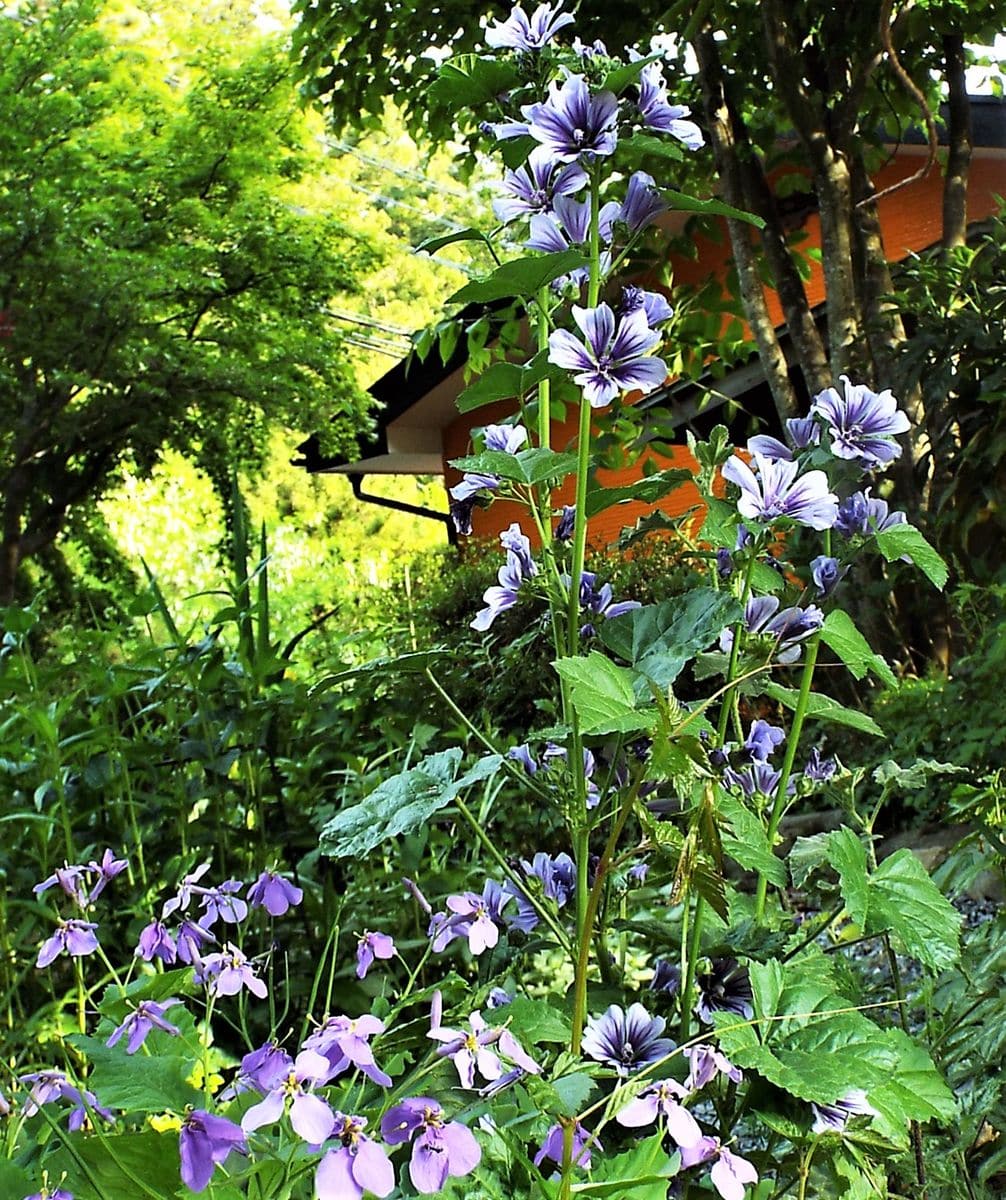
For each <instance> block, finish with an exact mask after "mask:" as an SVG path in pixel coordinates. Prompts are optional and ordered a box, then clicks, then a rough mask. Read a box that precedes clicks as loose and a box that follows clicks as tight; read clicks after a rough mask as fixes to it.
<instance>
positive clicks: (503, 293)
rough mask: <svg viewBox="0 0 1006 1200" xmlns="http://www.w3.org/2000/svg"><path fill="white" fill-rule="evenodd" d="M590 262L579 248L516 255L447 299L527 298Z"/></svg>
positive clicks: (466, 301) (480, 301) (467, 301)
mask: <svg viewBox="0 0 1006 1200" xmlns="http://www.w3.org/2000/svg"><path fill="white" fill-rule="evenodd" d="M588 264H589V259H587V258H586V257H585V256H584V255H583V254H581V253H580V251H579V250H559V251H557V252H556V253H555V254H540V255H537V256H536V257H534V258H516V259H514V261H513V262H508V263H504V264H503V265H502V266H501V267H497V268H496V270H495V271H493V272H492V274H491V275H487V276H486V278H485V279H473V280H472V282H471V283H466V284H465V286H464V287H463V288H461V289H460V290H459V291H457V292H455V293H454V295H453V296H451V297H450V298H449V299H448V304H489V303H491V302H492V301H493V300H509V299H510V298H511V297H513V296H525V297H530V296H533V295H534V294H535V292H537V291H538V289H539V288H541V287H544V286H545V284H546V283H551V282H552V280H553V279H558V278H559V276H560V275H568V274H569V273H570V271H576V270H578V269H579V268H580V267H585V266H587V265H588Z"/></svg>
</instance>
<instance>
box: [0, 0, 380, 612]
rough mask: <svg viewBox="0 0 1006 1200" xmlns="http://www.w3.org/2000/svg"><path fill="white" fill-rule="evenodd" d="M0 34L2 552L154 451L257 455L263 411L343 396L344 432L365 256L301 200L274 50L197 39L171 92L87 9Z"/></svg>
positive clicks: (225, 463) (308, 166) (281, 65)
mask: <svg viewBox="0 0 1006 1200" xmlns="http://www.w3.org/2000/svg"><path fill="white" fill-rule="evenodd" d="M0 41H2V45H0V61H2V63H3V72H4V79H3V80H0V94H2V96H3V98H4V103H5V104H6V106H7V107H6V111H5V112H4V114H3V120H2V122H0V125H2V129H3V133H2V135H0V137H2V138H3V145H2V146H0V149H2V155H0V157H2V161H3V162H4V163H5V164H6V166H5V168H4V170H5V176H4V180H3V186H2V187H0V196H2V202H0V231H3V235H4V240H5V241H7V243H8V244H9V245H10V247H11V253H10V254H8V255H7V256H6V257H5V259H4V263H3V265H2V267H0V291H2V293H3V294H4V296H5V297H6V304H7V308H8V311H9V314H10V321H11V325H12V331H11V335H10V338H9V339H8V341H7V343H6V345H5V349H4V354H3V356H2V359H0V412H2V415H3V420H2V422H0V425H2V427H3V430H4V433H3V434H0V488H2V499H3V505H4V513H5V520H6V522H7V524H6V529H7V534H6V539H7V540H6V542H5V546H6V550H5V561H8V560H10V561H14V563H15V565H16V556H17V555H18V554H19V555H20V556H21V557H22V558H28V557H30V556H31V555H32V554H36V553H38V552H39V551H40V550H42V549H44V548H46V547H47V546H48V545H50V544H51V543H52V541H53V540H54V538H55V537H56V535H57V534H58V533H59V531H60V529H61V527H62V525H63V522H64V520H65V518H66V514H67V512H68V511H70V510H71V509H72V508H73V507H74V506H76V505H79V504H81V503H82V502H85V501H87V500H89V499H90V498H92V497H94V496H95V495H96V494H98V493H99V492H100V491H101V490H102V489H103V488H104V487H105V486H106V484H107V483H108V481H109V480H110V479H111V478H113V477H114V474H115V472H116V469H117V467H118V466H119V465H120V464H121V463H123V462H125V461H131V462H133V463H135V464H136V466H137V467H138V468H139V469H140V470H141V471H145V470H148V469H149V468H150V467H151V466H152V465H153V463H154V462H155V461H156V459H157V457H158V455H159V454H160V453H161V452H162V451H163V449H164V448H165V447H176V448H180V449H183V450H185V451H187V452H189V453H191V454H193V455H195V456H196V457H197V458H198V460H199V461H200V462H201V464H202V465H204V466H205V467H206V468H207V469H208V470H209V471H210V472H211V474H212V475H214V476H215V477H216V478H217V479H219V478H220V477H221V474H222V473H224V474H226V473H227V472H229V471H231V470H234V469H240V468H242V467H246V468H257V467H258V466H260V465H261V462H262V459H263V455H264V453H265V450H266V447H267V445H268V434H269V430H270V428H271V427H272V425H274V424H275V423H285V424H287V425H297V426H298V427H300V428H303V427H304V426H315V425H316V426H317V427H319V428H321V427H323V426H325V427H326V428H327V427H328V418H329V416H330V414H331V412H332V407H333V401H335V407H336V409H337V411H338V413H339V419H338V421H337V422H336V424H335V425H334V426H331V427H330V428H329V433H328V438H329V442H330V445H331V446H333V447H334V446H339V445H348V444H349V442H350V440H352V439H353V437H354V436H355V434H356V433H357V432H358V431H359V430H360V429H361V428H362V427H363V425H364V424H365V420H366V402H365V399H364V396H363V394H362V392H361V391H360V390H359V389H358V388H357V386H356V384H355V382H354V380H353V378H352V373H351V371H350V369H349V364H348V361H347V358H346V355H345V354H344V353H343V352H342V351H341V345H342V339H341V335H340V333H339V330H338V328H337V327H336V326H335V325H334V324H333V320H332V318H331V316H330V315H329V312H328V307H329V304H330V302H331V300H332V297H333V296H334V295H335V294H336V293H339V292H345V291H351V290H353V289H354V287H355V286H356V281H357V277H358V275H359V272H360V270H361V269H362V268H363V267H364V266H366V265H367V264H368V263H369V262H370V261H371V254H370V251H369V248H368V247H367V246H366V244H365V243H363V242H362V241H360V240H359V239H358V238H356V237H355V235H354V234H353V233H352V232H351V231H350V229H349V228H348V227H347V226H346V225H345V223H344V222H343V221H342V219H341V217H340V215H339V214H338V213H337V212H336V211H335V210H334V209H332V208H331V207H329V206H327V205H326V204H325V203H324V202H317V203H316V204H314V206H313V208H312V211H306V210H304V209H303V208H302V207H300V204H299V201H301V199H302V198H303V189H302V185H301V183H300V181H301V179H302V177H303V176H304V174H305V172H307V171H310V170H312V169H313V170H315V171H316V172H317V171H318V164H319V162H320V157H319V152H318V151H317V149H315V148H314V143H313V141H312V138H311V134H310V131H309V129H308V126H307V123H306V122H305V120H304V118H303V117H302V116H301V115H300V114H299V113H298V111H297V108H296V103H295V99H294V96H293V93H292V89H291V87H290V84H289V79H288V67H287V64H286V62H285V60H284V58H283V56H282V52H281V48H280V47H278V46H277V45H276V44H275V42H269V41H267V40H265V39H259V40H258V41H257V43H256V42H252V43H250V44H247V45H246V46H245V47H244V51H243V57H242V60H241V61H240V63H237V62H234V61H228V59H227V58H225V57H224V56H222V55H221V54H219V53H218V52H217V51H216V50H215V48H214V47H212V46H210V47H207V48H205V49H204V51H203V52H202V53H201V54H196V55H195V56H194V57H193V59H192V60H191V61H190V62H189V64H188V78H187V81H186V86H185V87H183V88H180V89H178V91H177V93H174V92H172V91H171V90H169V89H165V88H164V87H163V86H162V85H161V83H160V81H159V79H158V72H159V67H158V66H157V65H156V62H154V61H153V60H152V59H148V58H147V56H146V55H145V54H143V53H142V52H141V51H140V49H139V47H136V46H134V47H133V48H132V49H131V50H130V51H129V53H128V54H127V53H126V52H125V51H123V50H121V49H116V48H115V47H113V46H112V45H111V44H109V43H108V41H107V40H106V38H105V37H104V36H103V34H102V33H101V32H100V31H99V26H98V24H97V13H96V10H95V9H94V8H93V7H92V6H91V5H89V4H87V3H76V2H75V0H74V2H69V0H68V2H66V3H61V4H58V5H55V6H52V7H49V8H47V9H46V10H45V11H44V12H41V11H40V12H38V13H33V12H31V11H29V10H27V9H26V10H23V11H22V12H21V13H19V15H18V16H17V17H16V18H13V19H11V20H5V21H3V22H2V23H0ZM316 200H317V197H316ZM12 539H14V540H12ZM12 555H13V556H14V559H12V558H11V556H12ZM11 587H12V579H10V578H5V579H3V580H0V591H5V592H6V597H7V598H8V599H9V597H10V589H11Z"/></svg>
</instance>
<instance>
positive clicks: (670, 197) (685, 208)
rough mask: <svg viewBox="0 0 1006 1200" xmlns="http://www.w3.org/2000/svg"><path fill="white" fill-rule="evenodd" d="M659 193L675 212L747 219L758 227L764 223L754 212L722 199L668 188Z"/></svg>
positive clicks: (750, 223) (737, 219)
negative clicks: (701, 197)
mask: <svg viewBox="0 0 1006 1200" xmlns="http://www.w3.org/2000/svg"><path fill="white" fill-rule="evenodd" d="M660 194H661V196H663V198H664V199H665V200H666V201H667V203H668V204H669V205H670V206H671V208H672V209H675V210H676V211H677V212H693V213H702V214H703V215H704V216H711V217H730V218H732V219H733V220H735V221H747V222H748V224H749V225H756V226H757V227H758V228H759V229H761V228H763V227H764V225H765V222H764V221H763V220H762V218H761V217H756V216H755V214H754V213H749V212H745V211H744V210H743V209H741V208H733V207H732V206H731V205H729V204H724V203H723V201H722V200H700V199H699V198H698V197H697V196H686V195H685V194H684V192H675V191H671V189H669V188H661V189H660Z"/></svg>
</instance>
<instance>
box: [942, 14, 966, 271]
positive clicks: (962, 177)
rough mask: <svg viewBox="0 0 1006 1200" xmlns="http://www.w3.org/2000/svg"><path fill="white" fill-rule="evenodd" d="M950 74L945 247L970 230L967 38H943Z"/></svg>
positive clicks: (962, 239)
mask: <svg viewBox="0 0 1006 1200" xmlns="http://www.w3.org/2000/svg"><path fill="white" fill-rule="evenodd" d="M943 58H944V62H945V65H946V76H947V89H948V97H947V100H948V102H947V117H948V119H947V132H948V139H947V140H948V142H949V153H948V156H947V173H946V175H945V176H944V178H943V249H944V250H949V249H950V247H951V246H963V245H964V242H965V239H966V238H967V231H968V171H969V170H970V168H971V149H972V140H971V104H970V102H969V100H968V89H967V80H966V78H965V74H964V64H965V58H964V39H963V38H961V37H959V36H951V35H949V34H948V35H947V36H946V37H944V39H943Z"/></svg>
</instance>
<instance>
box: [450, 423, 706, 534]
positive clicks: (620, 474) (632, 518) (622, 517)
mask: <svg viewBox="0 0 1006 1200" xmlns="http://www.w3.org/2000/svg"><path fill="white" fill-rule="evenodd" d="M512 413H513V404H512V402H510V401H503V402H501V403H498V404H491V405H487V406H486V407H485V408H480V409H479V410H478V411H477V412H475V413H471V414H466V415H465V416H463V417H459V418H458V420H456V421H455V422H454V423H453V424H452V425H451V426H450V428H449V429H447V430H445V432H444V451H445V454H444V459H445V463H446V461H447V460H448V459H452V458H461V457H462V456H463V455H465V454H470V453H471V439H470V431H471V429H472V428H475V427H481V426H483V425H491V424H493V423H498V422H499V421H501V420H504V419H505V418H506V417H508V416H510V415H511V414H512ZM577 423H578V418H577V415H576V412H575V411H572V415H571V416H570V417H569V418H568V419H567V420H566V421H564V422H562V423H561V424H560V423H559V422H554V423H553V425H552V448H553V449H554V450H564V449H575V445H576V434H577ZM651 457H653V458H654V460H655V461H656V462H658V463H659V465H660V466H661V467H662V468H663V467H668V466H673V467H687V468H688V469H689V470H690V471H693V472H694V471H696V470H697V469H698V464H697V463H696V461H695V459H694V458H692V456H691V454H689V452H688V449H687V448H686V447H685V446H676V447H675V448H674V454H673V455H672V457H671V458H670V459H665V458H657V457H656V456H655V455H654V456H651ZM445 469H446V474H447V486H448V487H451V486H453V485H454V484H455V483H457V482H458V480H459V479H460V478H461V473H460V472H459V471H456V470H455V469H454V468H453V467H446V468H445ZM597 475H598V479H599V480H600V482H602V483H603V484H604V485H605V486H606V487H612V486H615V485H619V486H623V485H625V484H628V483H633V482H634V481H635V480H637V479H641V478H642V477H643V459H640V460H639V462H637V463H635V464H634V465H633V466H631V467H627V468H622V469H621V470H617V471H604V470H599V471H598V473H597ZM573 489H574V481H573V480H572V479H568V480H567V481H566V483H565V485H564V486H563V487H562V488H559V489H558V490H557V491H556V492H555V505H556V508H557V509H558V508H561V506H562V505H563V504H572V503H573ZM699 503H700V498H699V493H698V489H697V488H696V487H695V485H694V484H686V485H685V486H684V487H681V488H678V489H677V490H676V491H674V492H672V493H671V494H670V495H669V496H666V497H665V498H664V499H663V500H662V501H661V502H660V504H659V505H653V504H640V503H638V502H635V501H630V502H629V503H628V504H617V505H613V506H612V507H611V508H608V509H605V510H604V512H601V513H598V514H597V516H596V517H594V519H593V520H592V521H591V522H590V529H589V538H590V544H591V545H592V546H595V547H597V548H601V547H604V546H607V545H610V543H612V542H614V541H616V540H617V538H618V535H619V534H620V533H621V532H622V530H623V529H624V528H625V527H626V526H627V525H634V524H635V523H636V520H637V519H638V518H639V517H640V516H642V515H643V514H644V513H648V512H652V511H653V509H654V508H656V507H659V508H660V509H661V511H662V512H664V513H666V514H667V515H668V516H672V517H675V516H679V515H680V514H681V513H685V512H687V511H688V510H689V509H690V508H694V507H695V506H696V505H698V504H699ZM512 521H518V522H520V525H521V528H522V529H523V530H524V532H525V533H526V534H528V535H529V536H530V537H531V540H532V541H533V542H535V543H537V541H538V539H537V537H536V536H535V530H534V529H533V522H532V521H531V519H530V517H529V516H528V514H527V512H526V510H525V509H524V508H523V506H522V505H519V504H516V503H515V502H513V501H508V500H495V501H493V504H492V506H491V507H490V508H488V509H482V508H476V509H475V510H474V512H473V513H472V536H473V537H475V538H491V537H496V536H497V535H498V534H500V533H501V532H502V531H503V530H504V529H506V527H507V526H508V525H509V524H510V523H511V522H512Z"/></svg>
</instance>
